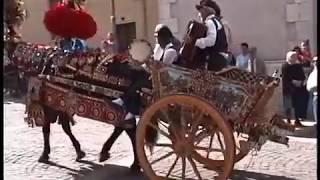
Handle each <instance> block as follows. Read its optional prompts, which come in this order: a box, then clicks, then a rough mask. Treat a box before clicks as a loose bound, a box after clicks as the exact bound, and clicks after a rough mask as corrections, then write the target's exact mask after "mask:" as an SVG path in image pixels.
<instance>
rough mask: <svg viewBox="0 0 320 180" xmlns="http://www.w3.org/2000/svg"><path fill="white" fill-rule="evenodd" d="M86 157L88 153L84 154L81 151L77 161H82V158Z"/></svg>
mask: <svg viewBox="0 0 320 180" xmlns="http://www.w3.org/2000/svg"><path fill="white" fill-rule="evenodd" d="M85 156H86V153H85V152H83V151H80V152H79V153H78V154H77V159H76V161H80V160H81V159H82V158H84V157H85Z"/></svg>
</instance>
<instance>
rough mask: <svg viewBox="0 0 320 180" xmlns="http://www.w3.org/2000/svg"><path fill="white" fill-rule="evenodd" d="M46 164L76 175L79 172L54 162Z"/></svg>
mask: <svg viewBox="0 0 320 180" xmlns="http://www.w3.org/2000/svg"><path fill="white" fill-rule="evenodd" d="M44 164H48V165H50V166H55V167H58V168H61V169H66V170H68V171H71V172H74V173H77V172H78V171H77V170H76V169H72V168H69V167H67V166H64V165H60V164H57V163H55V162H52V161H48V162H45V163H44Z"/></svg>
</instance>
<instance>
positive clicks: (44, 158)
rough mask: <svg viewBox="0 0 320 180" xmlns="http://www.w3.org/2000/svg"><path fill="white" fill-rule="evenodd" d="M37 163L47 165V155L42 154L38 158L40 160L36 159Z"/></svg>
mask: <svg viewBox="0 0 320 180" xmlns="http://www.w3.org/2000/svg"><path fill="white" fill-rule="evenodd" d="M38 162H41V163H47V162H49V155H47V154H42V155H41V156H40V158H39V159H38Z"/></svg>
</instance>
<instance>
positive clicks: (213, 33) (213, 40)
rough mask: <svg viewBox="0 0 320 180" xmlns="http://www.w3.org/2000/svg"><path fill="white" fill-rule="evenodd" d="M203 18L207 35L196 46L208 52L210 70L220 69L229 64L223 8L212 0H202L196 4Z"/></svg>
mask: <svg viewBox="0 0 320 180" xmlns="http://www.w3.org/2000/svg"><path fill="white" fill-rule="evenodd" d="M196 9H197V10H198V11H199V13H200V17H201V20H202V21H203V22H204V23H205V25H206V27H207V33H206V37H204V38H199V39H197V41H196V43H195V46H196V47H197V48H199V49H200V50H201V51H202V52H204V53H205V54H206V62H207V64H208V67H207V68H208V70H211V71H219V70H221V69H222V68H224V67H226V66H227V60H226V57H227V54H226V52H227V51H228V42H227V37H226V33H225V29H224V27H223V24H222V23H221V21H220V20H221V10H220V7H219V6H218V4H217V3H216V2H215V1H212V0H202V1H200V5H196Z"/></svg>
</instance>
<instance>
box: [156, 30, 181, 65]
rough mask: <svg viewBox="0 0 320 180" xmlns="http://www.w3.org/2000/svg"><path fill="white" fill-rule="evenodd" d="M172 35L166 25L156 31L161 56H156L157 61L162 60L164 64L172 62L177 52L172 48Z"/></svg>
mask: <svg viewBox="0 0 320 180" xmlns="http://www.w3.org/2000/svg"><path fill="white" fill-rule="evenodd" d="M172 40H173V36H172V33H171V31H170V29H169V28H168V27H166V26H164V27H162V28H161V29H160V30H159V31H158V33H157V41H158V43H159V46H160V48H161V52H162V54H161V57H160V58H159V57H158V59H157V60H158V61H162V62H163V63H165V64H173V63H175V61H176V60H177V56H178V53H177V51H176V50H175V49H174V45H173V43H172Z"/></svg>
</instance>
